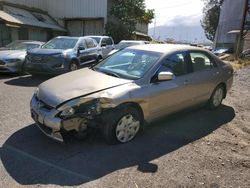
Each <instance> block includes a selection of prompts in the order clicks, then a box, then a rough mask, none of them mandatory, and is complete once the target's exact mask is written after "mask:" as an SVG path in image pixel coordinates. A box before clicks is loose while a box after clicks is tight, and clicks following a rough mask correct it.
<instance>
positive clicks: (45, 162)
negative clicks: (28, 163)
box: [5, 145, 93, 181]
mask: <svg viewBox="0 0 250 188" xmlns="http://www.w3.org/2000/svg"><path fill="white" fill-rule="evenodd" d="M5 148H6V149H8V150H10V151H12V152H16V153H18V154H20V155H22V156H25V157H27V158H30V159H32V160H34V161H37V162H39V163H41V164H44V165H46V166H48V167H51V168H54V169H57V170H60V171H62V172H64V173H67V174H70V175H73V176H76V177H78V178H81V179H82V180H83V181H92V180H93V179H92V178H90V177H88V176H85V175H82V174H79V173H77V172H73V171H71V170H68V169H65V168H62V167H60V166H56V165H54V164H52V163H49V162H47V161H44V160H42V159H39V158H38V157H34V156H32V155H30V154H28V153H26V152H24V151H21V150H19V149H16V148H14V147H12V146H9V145H5Z"/></svg>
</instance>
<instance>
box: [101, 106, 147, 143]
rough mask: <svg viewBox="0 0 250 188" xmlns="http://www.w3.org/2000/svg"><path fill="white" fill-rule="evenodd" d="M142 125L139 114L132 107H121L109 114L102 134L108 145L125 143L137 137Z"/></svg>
mask: <svg viewBox="0 0 250 188" xmlns="http://www.w3.org/2000/svg"><path fill="white" fill-rule="evenodd" d="M142 125H143V120H142V117H141V116H140V114H139V112H138V111H137V110H136V109H135V108H133V107H130V106H123V107H119V108H118V109H116V111H115V112H114V111H112V112H110V117H109V118H108V119H107V121H106V123H105V124H104V127H103V130H102V132H103V136H104V138H105V140H106V141H107V143H108V144H119V143H127V142H130V141H131V140H133V139H134V138H135V137H136V136H137V135H138V133H139V132H140V130H141V128H142Z"/></svg>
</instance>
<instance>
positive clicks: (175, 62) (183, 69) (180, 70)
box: [160, 52, 188, 76]
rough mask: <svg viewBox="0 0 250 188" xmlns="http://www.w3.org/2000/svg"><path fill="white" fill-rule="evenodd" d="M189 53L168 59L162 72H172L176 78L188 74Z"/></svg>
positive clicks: (163, 65) (175, 55) (161, 69)
mask: <svg viewBox="0 0 250 188" xmlns="http://www.w3.org/2000/svg"><path fill="white" fill-rule="evenodd" d="M186 59H187V53H185V52H183V53H177V54H174V55H171V56H169V57H168V58H166V60H165V61H164V63H163V64H162V67H161V68H160V71H170V72H172V73H173V74H174V75H175V76H182V75H185V74H187V73H188V71H187V60H186Z"/></svg>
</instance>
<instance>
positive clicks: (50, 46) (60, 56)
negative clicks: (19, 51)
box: [24, 37, 102, 75]
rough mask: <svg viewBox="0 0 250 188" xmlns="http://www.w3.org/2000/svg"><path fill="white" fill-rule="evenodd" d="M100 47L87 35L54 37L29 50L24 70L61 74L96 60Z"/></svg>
mask: <svg viewBox="0 0 250 188" xmlns="http://www.w3.org/2000/svg"><path fill="white" fill-rule="evenodd" d="M101 58H102V52H101V48H99V47H98V44H97V43H96V41H95V40H93V39H92V38H89V37H56V38H54V39H52V40H50V41H49V42H47V43H46V44H44V45H43V46H42V47H41V48H39V49H34V50H30V51H29V52H28V53H27V56H26V61H25V66H24V68H25V71H26V72H28V73H30V74H32V75H34V74H50V75H51V74H52V75H56V74H62V73H65V72H70V71H74V70H77V69H79V68H80V67H82V66H86V65H90V64H92V63H96V62H98V61H99V60H100V59H101Z"/></svg>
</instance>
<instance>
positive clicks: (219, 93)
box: [208, 85, 226, 110]
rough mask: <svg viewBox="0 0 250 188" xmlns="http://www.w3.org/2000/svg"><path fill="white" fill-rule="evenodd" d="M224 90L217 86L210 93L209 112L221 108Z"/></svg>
mask: <svg viewBox="0 0 250 188" xmlns="http://www.w3.org/2000/svg"><path fill="white" fill-rule="evenodd" d="M225 92H226V91H225V88H224V87H223V86H222V85H218V86H217V87H216V88H215V90H214V91H213V93H212V96H211V97H210V99H209V103H208V105H209V106H208V107H209V109H210V110H215V109H217V108H219V107H220V106H221V103H222V101H223V99H224V96H225Z"/></svg>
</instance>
